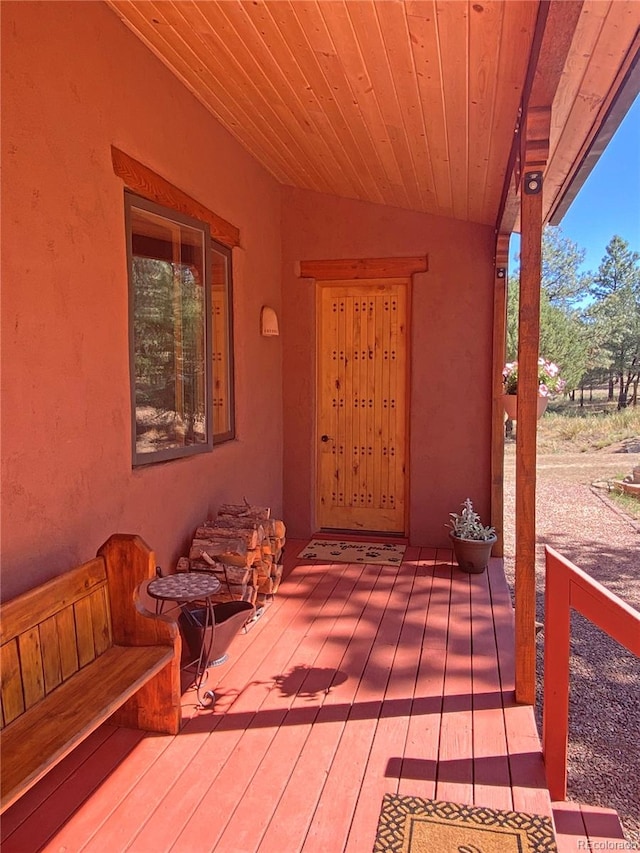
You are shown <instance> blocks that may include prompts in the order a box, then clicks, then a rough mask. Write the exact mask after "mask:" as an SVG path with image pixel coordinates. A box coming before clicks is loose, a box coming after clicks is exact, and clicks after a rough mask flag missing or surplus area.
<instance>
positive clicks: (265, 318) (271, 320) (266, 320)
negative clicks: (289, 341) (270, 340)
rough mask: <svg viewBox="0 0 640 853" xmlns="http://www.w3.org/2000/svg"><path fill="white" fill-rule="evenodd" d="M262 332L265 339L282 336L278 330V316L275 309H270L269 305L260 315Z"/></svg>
mask: <svg viewBox="0 0 640 853" xmlns="http://www.w3.org/2000/svg"><path fill="white" fill-rule="evenodd" d="M260 331H261V332H262V334H263V335H264V336H265V337H271V336H273V335H279V334H280V331H279V329H278V315H277V314H276V312H275V311H274V310H273V308H269V306H268V305H263V306H262V311H261V313H260Z"/></svg>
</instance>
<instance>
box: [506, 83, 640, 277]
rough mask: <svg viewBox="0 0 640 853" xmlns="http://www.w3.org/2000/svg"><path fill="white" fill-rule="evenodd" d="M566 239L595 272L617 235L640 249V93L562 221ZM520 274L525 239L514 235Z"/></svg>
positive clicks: (514, 264) (513, 261)
mask: <svg viewBox="0 0 640 853" xmlns="http://www.w3.org/2000/svg"><path fill="white" fill-rule="evenodd" d="M560 228H561V229H562V233H563V234H564V236H565V237H569V238H570V239H571V240H573V241H574V242H575V243H577V244H578V246H580V248H582V249H585V250H586V256H585V260H584V263H583V267H582V269H583V271H584V272H586V271H587V270H592V271H593V272H595V271H596V270H597V269H598V267H599V265H600V262H601V260H602V258H603V256H604V253H605V249H606V246H607V244H608V242H609V240H611V238H612V237H613V235H614V234H619V235H620V236H621V237H622V238H623V239H624V240H626V241H627V242H628V243H629V247H630V248H631V249H633V250H634V251H637V252H640V96H639V97H637V98H636V100H635V102H634V103H633V105H632V107H631V109H630V110H629V112H628V113H627V114H626V116H625V117H624V119H623V121H622V122H621V124H620V126H619V127H618V130H617V131H616V133H615V134H614V136H613V139H612V140H611V142H610V143H609V145H608V146H607V148H606V149H605V151H604V153H603V154H602V156H601V157H600V159H599V160H598V162H597V163H596V166H595V168H594V169H593V171H592V172H591V174H590V175H589V177H588V178H587V180H586V181H585V183H584V184H583V186H582V188H581V190H580V192H579V193H578V195H577V196H576V198H575V199H574V201H573V204H572V205H571V207H570V208H569V210H568V211H567V213H566V214H565V216H564V219H563V220H562V222H561V223H560ZM510 249H511V253H510V254H511V260H510V263H509V266H510V268H511V271H512V272H514V271H515V269H516V267H517V266H519V262H518V261H517V255H518V253H519V251H520V237H519V235H516V234H514V235H513V237H512V238H511V244H510Z"/></svg>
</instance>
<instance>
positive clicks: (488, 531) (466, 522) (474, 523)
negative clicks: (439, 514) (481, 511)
mask: <svg viewBox="0 0 640 853" xmlns="http://www.w3.org/2000/svg"><path fill="white" fill-rule="evenodd" d="M449 518H450V519H451V524H449V525H448V527H450V528H451V531H452V534H453V535H454V536H455V537H457V538H458V539H476V540H482V541H485V542H486V541H487V540H488V539H493V537H494V536H495V535H496V531H495V527H490V526H488V525H485V524H482V522H481V521H480V516H479V515H478V513H477V512H476V511H475V510H474V508H473V503H472V502H471V498H467V499H466V500H465V502H464V503H463V504H462V512H460V513H458V512H450V513H449Z"/></svg>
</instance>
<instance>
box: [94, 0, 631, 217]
mask: <svg viewBox="0 0 640 853" xmlns="http://www.w3.org/2000/svg"><path fill="white" fill-rule="evenodd" d="M554 2H561V0H554ZM107 3H108V5H109V6H110V7H111V8H112V9H113V10H114V12H115V13H116V14H117V15H118V16H119V17H120V18H121V19H122V20H123V21H124V23H125V24H126V25H127V26H128V27H129V28H130V29H131V30H132V31H133V32H134V33H135V34H136V35H137V36H138V37H139V38H140V39H141V40H142V41H143V42H144V43H145V44H146V45H147V46H148V47H149V48H150V49H151V50H152V51H153V53H155V54H156V56H158V57H159V58H160V59H161V60H162V62H164V63H165V64H166V65H167V66H168V67H169V68H170V69H171V70H172V71H173V72H174V73H175V74H176V75H177V77H178V78H179V79H180V80H182V82H183V83H184V84H185V85H186V86H187V88H188V89H189V90H190V91H191V92H192V93H193V94H194V95H195V96H196V97H197V98H198V99H199V100H200V101H201V102H202V103H203V104H204V105H205V106H206V107H207V109H209V110H210V111H211V112H212V114H213V115H214V116H215V117H216V118H217V119H218V120H219V121H220V122H221V124H222V125H223V126H224V127H225V128H226V129H227V130H228V131H229V132H230V133H231V134H232V135H233V136H234V137H235V138H236V139H237V140H238V141H239V142H240V143H241V144H242V145H243V146H244V147H245V148H246V149H247V150H248V151H249V152H250V153H251V154H252V155H253V156H254V157H255V158H256V159H257V160H259V161H260V162H261V163H262V164H263V165H264V166H265V167H266V168H267V169H268V170H269V171H270V172H271V174H272V175H274V177H275V178H276V179H277V180H279V181H280V182H282V183H283V184H289V185H293V186H296V187H301V188H305V189H310V190H316V191H319V192H325V193H331V194H334V195H339V196H345V197H348V198H357V199H363V200H367V201H372V202H378V203H382V204H386V205H392V206H397V207H403V208H409V209H413V210H419V211H424V212H428V213H432V214H436V215H440V216H448V217H454V218H457V219H462V220H469V221H473V222H480V223H485V224H489V225H495V224H496V222H497V218H498V211H499V207H500V198H501V194H502V190H503V186H504V184H505V180H506V179H507V175H506V172H507V163H508V160H509V153H510V150H511V147H512V143H513V138H514V133H515V132H516V128H517V125H518V112H519V108H520V105H521V101H522V96H523V91H524V87H525V81H526V78H527V68H528V64H529V57H530V54H531V50H532V44H533V40H534V33H535V30H536V20H537V18H538V12H539V5H540V4H539V3H538V0H523V2H521V1H520V0H509V2H503V0H480V2H472V0H456V2H454V0H406V2H403V1H402V0H357V2H356V1H355V0H319V2H316V0H267V2H264V0H260V2H253V0H251V2H244V1H243V0H221V1H219V0H206V2H195V1H194V0H176V2H172V1H171V0H162V2H151V0H142V2H141V0H107ZM580 5H581V9H582V11H581V16H580V24H579V31H576V39H575V42H576V43H575V50H574V51H573V52H572V55H571V57H570V63H567V68H566V72H565V74H564V75H563V78H562V84H561V87H560V89H559V90H558V93H557V97H556V100H557V102H558V109H557V112H556V114H555V116H556V117H555V122H554V130H553V133H554V139H553V140H552V146H553V147H552V160H551V162H550V166H549V172H550V174H553V180H554V187H555V188H556V190H554V192H553V193H549V194H548V195H549V199H548V202H546V208H547V209H550V208H551V205H552V203H553V198H552V195H553V196H554V197H555V192H556V191H557V189H558V188H559V187H561V186H562V185H563V183H564V182H565V179H566V177H567V175H569V174H570V173H571V169H572V168H573V167H574V162H575V159H576V157H577V156H578V153H579V152H580V148H581V146H582V145H583V143H584V140H585V139H586V138H587V137H588V134H589V133H590V132H591V131H592V129H593V124H594V121H595V119H596V118H597V115H598V108H599V107H600V106H601V105H602V104H603V103H605V102H606V99H607V98H608V97H610V89H611V86H612V83H613V81H614V80H615V79H616V75H617V74H618V72H619V69H620V67H621V65H622V64H623V63H624V61H625V57H628V54H629V50H630V45H631V44H632V42H633V36H634V34H635V30H636V29H637V27H638V25H639V24H640V3H638V2H635V0H585V2H584V3H582V4H580ZM634 21H635V26H634ZM544 59H545V57H541V60H540V61H544ZM546 59H548V57H547V58H546Z"/></svg>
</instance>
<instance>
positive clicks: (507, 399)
mask: <svg viewBox="0 0 640 853" xmlns="http://www.w3.org/2000/svg"><path fill="white" fill-rule="evenodd" d="M502 402H503V404H504V410H505V412H506V413H507V417H508V418H510V419H511V420H512V421H515V420H516V415H517V409H518V395H517V394H503V395H502ZM548 402H549V398H548V397H538V420H539V419H540V418H541V417H542V416H543V415H544V413H545V412H546V410H547V404H548Z"/></svg>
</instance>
